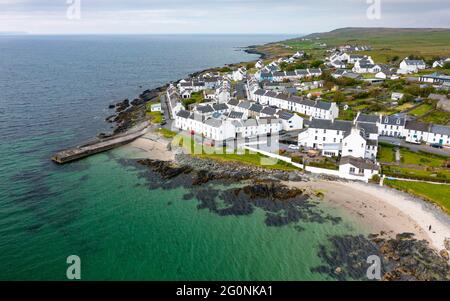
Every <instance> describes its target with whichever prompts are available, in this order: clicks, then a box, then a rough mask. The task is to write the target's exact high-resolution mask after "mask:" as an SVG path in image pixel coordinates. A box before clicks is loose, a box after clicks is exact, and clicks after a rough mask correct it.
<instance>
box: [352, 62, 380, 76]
mask: <svg viewBox="0 0 450 301" xmlns="http://www.w3.org/2000/svg"><path fill="white" fill-rule="evenodd" d="M352 71H353V72H355V73H378V72H380V71H381V67H380V65H375V64H373V63H371V61H369V60H367V59H362V60H358V61H357V62H356V63H355V66H354V67H353V69H352Z"/></svg>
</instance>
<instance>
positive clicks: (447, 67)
mask: <svg viewBox="0 0 450 301" xmlns="http://www.w3.org/2000/svg"><path fill="white" fill-rule="evenodd" d="M444 69H447V70H450V62H447V63H445V64H444Z"/></svg>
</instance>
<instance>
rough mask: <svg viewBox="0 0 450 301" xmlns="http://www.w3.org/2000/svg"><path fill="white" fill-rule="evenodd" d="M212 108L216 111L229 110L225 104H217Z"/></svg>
mask: <svg viewBox="0 0 450 301" xmlns="http://www.w3.org/2000/svg"><path fill="white" fill-rule="evenodd" d="M212 106H213V109H214V111H224V110H228V106H227V105H226V104H224V103H215V104H213V105H212Z"/></svg>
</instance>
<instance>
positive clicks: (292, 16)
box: [0, 0, 450, 33]
mask: <svg viewBox="0 0 450 301" xmlns="http://www.w3.org/2000/svg"><path fill="white" fill-rule="evenodd" d="M72 1H77V0H70V1H69V2H72ZM79 1H81V19H80V20H78V21H74V20H69V19H67V18H66V11H67V9H68V3H67V0H0V31H28V32H32V33H117V32H120V33H308V32H317V31H326V30H331V29H335V28H338V27H346V26H390V27H429V26H434V27H450V18H448V16H449V15H448V8H449V7H450V0H380V1H381V5H382V18H381V20H377V21H371V20H368V18H367V17H366V10H367V8H368V6H369V5H368V4H367V0H341V1H328V0H302V1H299V0H190V1H186V0H127V1H123V0H79Z"/></svg>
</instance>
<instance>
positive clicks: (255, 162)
mask: <svg viewBox="0 0 450 301" xmlns="http://www.w3.org/2000/svg"><path fill="white" fill-rule="evenodd" d="M196 156H198V157H200V158H205V159H213V160H217V161H223V162H227V161H228V162H237V163H242V164H246V165H252V166H258V167H263V168H266V169H276V170H284V171H294V170H298V168H297V167H294V166H292V165H290V164H288V163H286V162H283V161H279V160H278V161H277V160H276V159H273V163H274V164H265V163H263V162H264V161H263V160H268V159H269V160H270V161H267V162H269V163H272V159H270V158H268V157H266V156H263V155H260V154H252V153H249V152H248V151H245V154H237V153H233V154H226V153H225V152H224V153H223V154H201V155H196Z"/></svg>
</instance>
